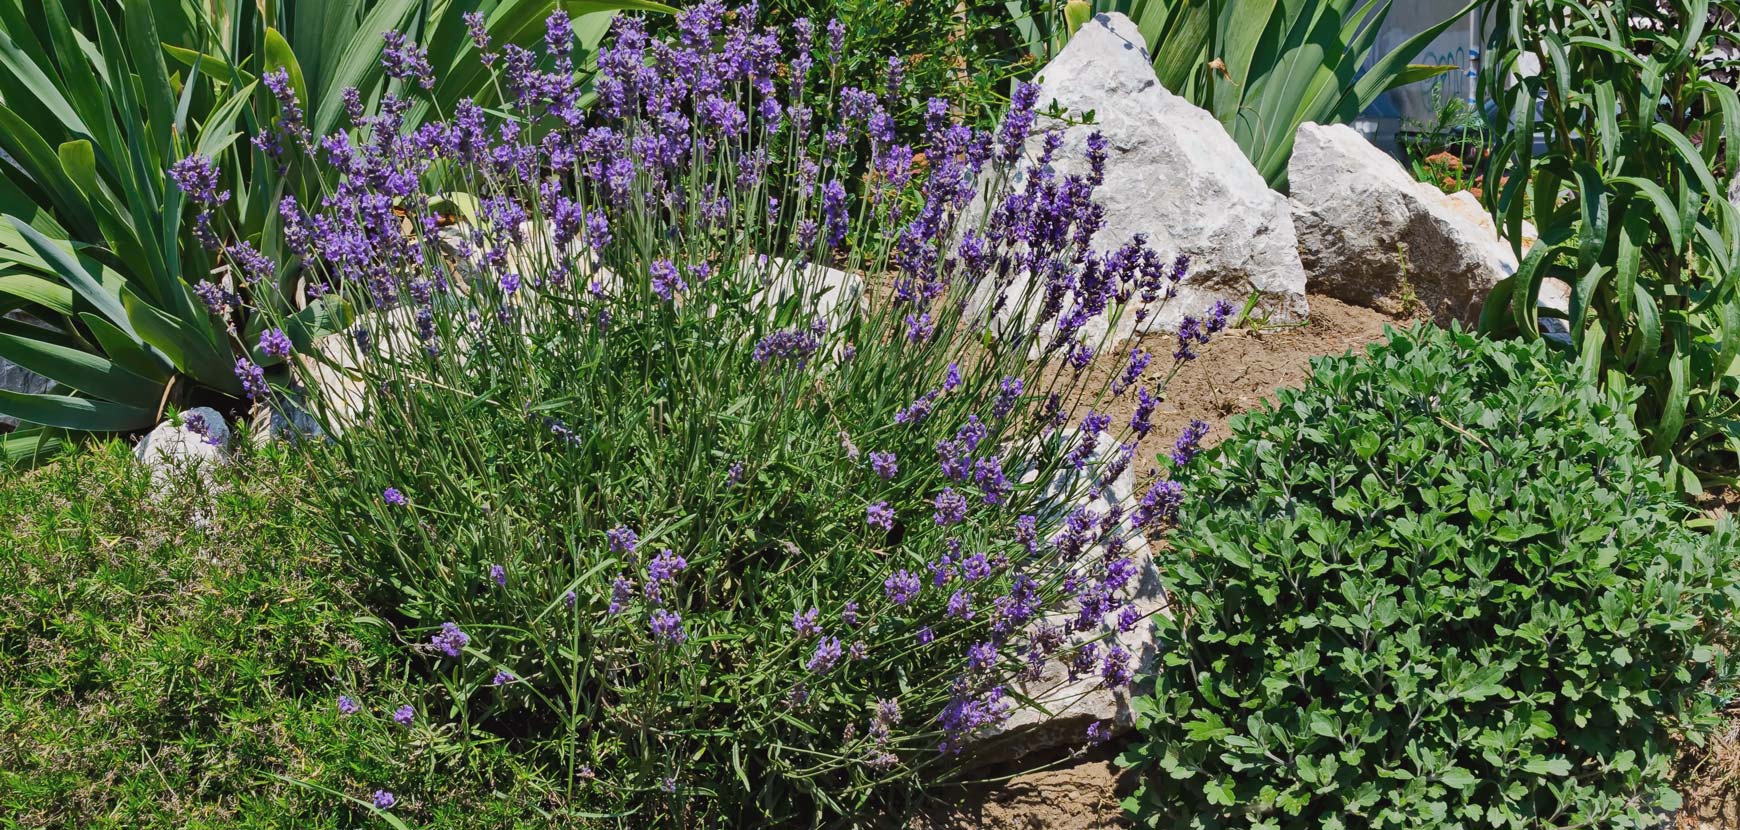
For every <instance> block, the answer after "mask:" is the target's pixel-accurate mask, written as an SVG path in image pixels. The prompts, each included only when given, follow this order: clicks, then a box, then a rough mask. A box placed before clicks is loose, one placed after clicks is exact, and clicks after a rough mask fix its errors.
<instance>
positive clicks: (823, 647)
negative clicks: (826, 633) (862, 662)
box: [804, 637, 840, 674]
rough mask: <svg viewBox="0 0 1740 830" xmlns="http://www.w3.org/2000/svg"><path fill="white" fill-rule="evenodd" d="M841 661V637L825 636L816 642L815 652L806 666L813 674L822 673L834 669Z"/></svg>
mask: <svg viewBox="0 0 1740 830" xmlns="http://www.w3.org/2000/svg"><path fill="white" fill-rule="evenodd" d="M839 662H840V638H839V637H823V638H821V640H820V641H818V642H817V643H816V651H815V654H813V655H811V656H810V660H809V662H808V663H805V664H804V668H806V669H808V670H809V671H810V672H811V673H813V674H822V673H825V672H827V671H828V670H829V669H832V668H833V667H834V666H835V665H837V664H838V663H839Z"/></svg>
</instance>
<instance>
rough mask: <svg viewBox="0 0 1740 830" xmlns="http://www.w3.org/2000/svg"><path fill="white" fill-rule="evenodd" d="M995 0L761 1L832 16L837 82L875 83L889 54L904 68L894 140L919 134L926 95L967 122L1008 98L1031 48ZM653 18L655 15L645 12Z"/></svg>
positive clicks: (788, 11) (882, 77) (804, 14)
mask: <svg viewBox="0 0 1740 830" xmlns="http://www.w3.org/2000/svg"><path fill="white" fill-rule="evenodd" d="M1005 5H1006V4H1005V3H1004V2H1001V0H966V1H965V2H962V0H910V1H909V2H903V3H889V2H885V1H884V0H785V1H784V2H780V3H774V4H767V8H766V11H765V13H764V14H765V19H766V20H767V22H768V23H769V24H771V25H775V26H786V25H790V24H791V23H792V22H793V21H795V20H798V19H808V20H817V21H821V20H838V21H839V22H840V25H841V26H842V27H843V29H844V31H845V35H846V40H847V42H849V43H851V44H852V48H851V49H850V50H848V51H847V52H846V53H845V54H844V55H840V56H838V60H839V61H840V66H839V68H838V77H839V79H840V82H841V84H842V85H844V86H854V87H858V88H860V89H877V88H881V87H882V86H883V84H884V83H885V81H886V79H887V75H888V71H889V64H890V61H898V62H899V64H900V66H901V71H902V72H903V73H904V76H905V84H904V87H903V88H902V89H899V90H894V91H893V93H894V94H893V96H892V97H891V99H890V100H889V101H888V102H887V106H888V110H889V113H890V114H891V115H893V116H894V120H895V124H896V130H897V132H898V134H899V135H900V137H901V138H902V140H907V141H912V140H918V139H920V138H922V137H923V124H924V114H925V107H926V105H927V103H928V102H929V101H930V99H931V98H936V97H941V98H945V99H947V100H948V101H949V104H950V106H951V107H952V108H953V109H954V111H955V112H954V115H955V117H957V118H958V119H959V120H961V121H963V122H964V123H967V124H973V125H985V124H991V123H994V122H995V120H996V119H997V117H998V116H1000V115H1001V114H1002V112H1003V110H1004V109H1005V108H1006V107H1007V105H1008V103H1009V93H1010V91H1011V90H1012V88H1013V83H1014V80H1015V79H1017V78H1019V77H1021V76H1024V75H1030V74H1032V72H1033V70H1035V69H1037V68H1038V67H1037V65H1036V64H1035V63H1034V57H1033V55H1031V54H1029V53H1028V52H1026V51H1024V50H1022V49H1020V48H1019V47H1018V45H1017V44H1016V43H1015V42H1014V40H1013V39H1011V37H1010V32H1008V31H1007V28H1008V17H1007V15H1008V11H1007V9H1006V8H1005ZM653 22H654V24H655V25H657V24H659V23H660V22H662V21H661V20H659V19H654V20H653Z"/></svg>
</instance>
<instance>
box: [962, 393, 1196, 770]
mask: <svg viewBox="0 0 1740 830" xmlns="http://www.w3.org/2000/svg"><path fill="white" fill-rule="evenodd" d="M1063 435H1064V442H1063V444H1064V446H1066V447H1067V446H1073V445H1074V442H1076V441H1078V440H1080V438H1079V436H1080V432H1079V431H1078V430H1075V429H1074V428H1071V429H1068V430H1066V431H1065V432H1064V433H1063ZM1117 452H1119V444H1118V442H1117V441H1116V440H1114V439H1113V438H1112V437H1111V436H1110V435H1109V434H1105V433H1102V434H1100V435H1099V436H1098V440H1097V441H1096V443H1095V445H1094V451H1093V454H1092V456H1091V457H1090V458H1089V460H1088V463H1087V464H1086V465H1085V466H1084V467H1083V468H1082V469H1081V470H1079V471H1078V470H1076V469H1074V468H1073V467H1070V466H1069V465H1067V464H1065V465H1064V468H1063V469H1062V470H1061V471H1060V472H1058V473H1056V474H1054V475H1053V476H1052V478H1051V479H1050V480H1048V481H1047V482H1046V484H1045V489H1044V494H1045V495H1044V498H1043V501H1042V507H1041V511H1042V513H1044V514H1045V515H1044V516H1043V517H1042V518H1043V519H1044V520H1045V521H1046V523H1048V524H1055V523H1059V522H1061V521H1062V519H1063V517H1064V515H1066V514H1068V513H1069V512H1070V511H1071V510H1073V509H1074V508H1075V507H1076V506H1085V507H1087V508H1088V509H1089V510H1092V511H1093V512H1094V513H1095V514H1096V515H1100V516H1104V515H1106V514H1107V513H1108V512H1109V511H1110V510H1111V509H1112V508H1113V506H1114V505H1116V506H1121V507H1122V508H1123V509H1124V510H1125V511H1126V515H1127V511H1129V510H1130V509H1131V507H1132V506H1133V505H1134V504H1135V501H1136V499H1135V487H1136V484H1135V475H1134V474H1133V473H1132V472H1131V470H1130V465H1129V464H1123V465H1119V464H1115V463H1113V462H1114V456H1115V454H1116V453H1117ZM1109 467H1117V468H1118V470H1117V474H1116V475H1110V474H1109V470H1108V468H1109ZM1037 476H1038V474H1037V473H1035V472H1029V473H1027V474H1026V475H1024V476H1023V477H1022V481H1023V483H1030V482H1032V481H1034V480H1036V479H1037ZM1122 527H1123V533H1122V534H1121V535H1123V536H1124V537H1125V538H1126V539H1127V541H1126V543H1125V546H1124V549H1123V550H1122V551H1121V552H1120V554H1119V555H1120V556H1124V557H1128V558H1129V559H1130V561H1131V562H1133V563H1134V564H1135V565H1136V579H1135V580H1134V581H1133V583H1131V584H1130V585H1127V586H1126V587H1125V589H1124V593H1123V597H1124V599H1126V600H1128V601H1129V602H1130V604H1132V605H1134V606H1135V608H1136V610H1137V611H1138V612H1139V613H1140V614H1141V615H1142V620H1141V622H1139V623H1138V624H1137V625H1136V626H1135V627H1134V628H1132V629H1130V630H1129V631H1118V630H1117V627H1118V626H1117V622H1118V621H1117V619H1116V613H1115V612H1114V613H1113V614H1108V615H1107V616H1106V618H1105V619H1103V620H1101V625H1102V627H1101V629H1100V631H1097V632H1092V633H1089V634H1086V635H1080V634H1078V635H1074V639H1073V640H1072V641H1071V642H1072V643H1077V644H1079V643H1080V642H1085V641H1089V640H1096V638H1100V639H1097V642H1096V648H1098V649H1099V653H1100V654H1104V653H1105V652H1106V651H1107V650H1108V649H1110V648H1111V647H1112V646H1114V645H1117V646H1120V647H1122V648H1123V649H1124V651H1126V652H1128V653H1129V654H1130V656H1131V660H1130V666H1131V668H1132V669H1133V670H1134V671H1135V672H1136V676H1137V678H1138V682H1140V679H1141V678H1143V677H1145V676H1146V675H1147V674H1148V670H1149V668H1150V667H1151V666H1152V665H1153V663H1154V660H1155V658H1156V657H1157V656H1158V654H1159V646H1158V644H1157V642H1156V641H1155V638H1154V627H1153V625H1152V623H1151V621H1150V619H1149V618H1150V617H1152V616H1153V615H1155V614H1160V613H1165V612H1166V592H1165V590H1164V588H1163V587H1162V586H1161V582H1160V570H1159V568H1157V567H1156V566H1155V564H1154V556H1153V550H1152V549H1151V546H1150V545H1149V543H1148V540H1147V539H1146V538H1145V537H1144V536H1143V535H1142V534H1141V533H1140V532H1139V531H1136V530H1135V529H1134V528H1133V527H1132V526H1131V525H1130V523H1129V520H1128V519H1125V520H1124V523H1123V525H1122ZM1106 555H1107V551H1106V549H1105V548H1104V547H1101V546H1096V547H1094V548H1092V549H1090V550H1088V551H1087V552H1086V553H1085V554H1084V555H1083V556H1082V559H1081V560H1080V561H1079V563H1078V566H1079V567H1082V568H1083V569H1084V572H1085V570H1086V569H1087V568H1088V567H1089V566H1091V565H1092V564H1093V563H1095V562H1097V561H1100V560H1103V559H1104V558H1105V557H1106ZM1075 617H1076V615H1075V613H1074V612H1073V611H1067V610H1066V611H1063V612H1058V613H1056V614H1053V615H1051V616H1050V617H1049V618H1048V619H1046V620H1045V624H1046V625H1050V626H1055V627H1059V628H1063V627H1066V626H1067V625H1068V624H1069V623H1070V622H1072V621H1073V620H1074V619H1075ZM1073 653H1074V652H1073V649H1071V650H1069V651H1068V652H1060V653H1059V654H1057V655H1054V656H1052V657H1050V658H1047V660H1046V661H1045V663H1044V665H1043V666H1042V667H1041V668H1040V670H1039V672H1038V676H1037V677H1031V678H1024V679H1022V680H1019V681H1017V683H1016V684H1015V687H1014V692H1015V693H1016V694H1017V695H1018V696H1019V697H1020V698H1024V699H1026V700H1029V701H1031V702H1030V703H1026V704H1016V705H1015V706H1014V708H1013V709H1011V711H1010V713H1009V717H1008V719H1007V720H1005V721H1003V722H1002V723H1001V724H999V725H997V726H996V727H994V728H992V729H990V730H987V732H986V733H985V734H983V735H980V736H977V739H976V743H975V746H974V747H973V755H974V760H975V762H976V763H980V764H989V763H998V762H1002V761H1007V760H1012V759H1015V758H1021V757H1023V756H1027V755H1032V754H1036V753H1041V752H1045V751H1048V750H1054V749H1058V748H1066V747H1079V746H1083V745H1085V744H1087V743H1089V740H1088V734H1087V733H1088V727H1090V726H1093V725H1095V724H1099V728H1101V729H1104V730H1105V734H1107V735H1108V736H1116V735H1121V734H1123V733H1125V732H1128V731H1130V730H1131V729H1132V728H1134V727H1135V717H1134V715H1133V713H1132V711H1131V709H1130V696H1131V694H1132V692H1133V691H1134V690H1132V689H1131V688H1130V687H1127V686H1125V687H1118V688H1108V687H1107V686H1106V685H1105V683H1104V682H1103V680H1102V679H1101V677H1100V675H1099V674H1098V673H1097V672H1089V673H1087V674H1081V675H1075V676H1072V673H1071V671H1070V666H1069V658H1070V657H1072V656H1073Z"/></svg>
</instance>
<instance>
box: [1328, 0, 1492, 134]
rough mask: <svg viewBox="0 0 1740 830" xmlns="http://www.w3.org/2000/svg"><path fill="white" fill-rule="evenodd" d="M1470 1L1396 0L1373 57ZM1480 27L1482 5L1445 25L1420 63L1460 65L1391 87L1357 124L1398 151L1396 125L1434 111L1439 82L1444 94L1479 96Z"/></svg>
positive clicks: (1465, 97) (1398, 127) (1399, 126)
mask: <svg viewBox="0 0 1740 830" xmlns="http://www.w3.org/2000/svg"><path fill="white" fill-rule="evenodd" d="M1466 2H1467V0H1395V3H1394V5H1393V6H1391V8H1390V14H1389V17H1388V18H1386V19H1385V20H1384V25H1383V28H1382V29H1380V30H1379V31H1378V37H1377V47H1376V48H1375V49H1373V51H1372V57H1371V58H1370V61H1376V60H1377V58H1379V57H1382V56H1383V55H1385V54H1387V53H1388V52H1389V51H1390V50H1391V49H1394V48H1395V47H1397V46H1400V45H1401V44H1402V42H1403V41H1405V40H1407V39H1408V38H1410V37H1413V36H1414V35H1415V34H1417V33H1419V32H1422V31H1425V30H1426V29H1428V28H1430V27H1431V26H1432V25H1433V24H1436V23H1438V22H1440V21H1442V20H1443V19H1444V18H1447V17H1449V16H1450V15H1453V14H1455V13H1456V12H1458V11H1460V10H1461V8H1462V6H1463V5H1465V4H1466ZM1479 27H1480V15H1479V12H1478V11H1476V12H1475V13H1473V14H1470V15H1468V16H1466V17H1464V18H1462V19H1461V20H1459V21H1457V22H1456V23H1455V24H1454V25H1452V26H1451V27H1450V28H1449V29H1447V30H1445V31H1444V33H1443V34H1441V35H1439V36H1438V37H1437V38H1436V39H1434V40H1433V41H1432V42H1431V43H1430V44H1428V45H1427V46H1426V49H1425V50H1424V51H1422V52H1421V53H1420V55H1419V56H1418V57H1416V58H1415V59H1414V63H1431V64H1448V65H1452V66H1455V67H1457V68H1456V69H1454V70H1452V71H1450V72H1449V73H1446V74H1445V75H1442V76H1440V77H1439V78H1437V79H1435V80H1433V81H1426V82H1422V83H1418V84H1411V85H1409V86H1406V87H1403V88H1401V89H1398V90H1395V91H1393V92H1388V93H1385V94H1384V95H1383V96H1382V97H1381V98H1379V99H1378V101H1377V102H1376V103H1374V104H1373V105H1372V107H1371V109H1369V110H1367V111H1366V114H1365V117H1364V118H1362V119H1361V120H1360V122H1359V123H1357V124H1355V126H1356V127H1358V128H1359V129H1360V131H1361V132H1363V133H1365V134H1366V137H1367V138H1369V139H1371V140H1372V141H1373V142H1374V143H1376V144H1377V145H1378V146H1380V147H1383V148H1385V149H1386V150H1389V151H1391V152H1392V153H1393V152H1396V151H1397V149H1396V147H1395V134H1396V131H1398V130H1401V129H1406V128H1407V127H1408V125H1409V122H1410V121H1416V120H1427V119H1429V118H1430V117H1431V115H1432V97H1431V93H1432V88H1433V85H1434V84H1436V85H1437V86H1438V88H1439V90H1440V95H1442V96H1453V97H1456V98H1460V99H1462V100H1464V101H1472V100H1473V99H1474V97H1475V78H1474V73H1475V71H1476V70H1477V69H1478V68H1479V63H1478V61H1479V54H1480V49H1481V48H1482V45H1483V44H1484V42H1485V38H1484V37H1483V36H1482V35H1481V33H1480V31H1479ZM1370 61H1368V64H1369V62H1370Z"/></svg>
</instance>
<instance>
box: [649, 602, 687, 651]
mask: <svg viewBox="0 0 1740 830" xmlns="http://www.w3.org/2000/svg"><path fill="white" fill-rule="evenodd" d="M652 633H653V636H655V637H659V638H660V639H663V640H664V641H665V642H666V643H669V644H670V645H673V646H674V645H679V644H681V643H682V642H683V641H684V640H687V639H688V638H689V635H688V633H687V632H685V631H684V630H683V618H682V617H681V616H679V615H678V614H676V613H675V612H673V611H667V610H665V609H663V608H660V609H659V610H657V611H654V612H653V614H652Z"/></svg>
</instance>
